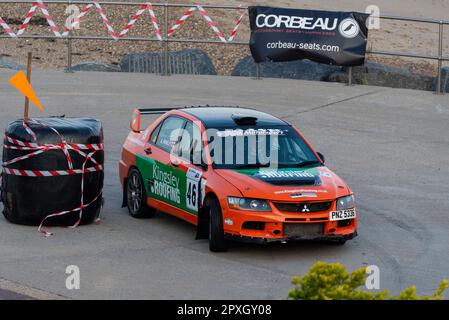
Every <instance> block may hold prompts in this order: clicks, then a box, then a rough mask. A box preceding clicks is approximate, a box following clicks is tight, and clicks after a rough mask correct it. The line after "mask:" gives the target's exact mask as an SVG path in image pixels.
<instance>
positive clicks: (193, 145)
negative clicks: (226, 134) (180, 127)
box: [177, 121, 204, 166]
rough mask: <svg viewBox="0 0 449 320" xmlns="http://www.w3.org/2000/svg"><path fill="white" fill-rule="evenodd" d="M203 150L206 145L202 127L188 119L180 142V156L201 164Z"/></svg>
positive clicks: (190, 161) (195, 163) (192, 162)
mask: <svg viewBox="0 0 449 320" xmlns="http://www.w3.org/2000/svg"><path fill="white" fill-rule="evenodd" d="M203 150H204V145H203V143H202V139H201V131H200V129H199V128H198V127H197V126H194V125H193V123H192V121H187V122H186V125H185V127H184V131H183V134H182V138H181V142H180V144H179V150H178V153H177V154H178V156H179V157H181V158H182V159H184V160H185V161H187V162H189V163H191V164H194V165H198V166H199V165H201V164H203V161H202V151H203Z"/></svg>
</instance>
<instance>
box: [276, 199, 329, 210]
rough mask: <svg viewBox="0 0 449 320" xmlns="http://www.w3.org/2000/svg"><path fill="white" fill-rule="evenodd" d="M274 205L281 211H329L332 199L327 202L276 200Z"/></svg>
mask: <svg viewBox="0 0 449 320" xmlns="http://www.w3.org/2000/svg"><path fill="white" fill-rule="evenodd" d="M273 204H274V206H275V207H276V208H277V209H278V210H279V211H281V212H294V213H313V212H322V211H328V210H329V209H330V207H331V206H332V201H326V202H310V203H307V202H274V203H273Z"/></svg>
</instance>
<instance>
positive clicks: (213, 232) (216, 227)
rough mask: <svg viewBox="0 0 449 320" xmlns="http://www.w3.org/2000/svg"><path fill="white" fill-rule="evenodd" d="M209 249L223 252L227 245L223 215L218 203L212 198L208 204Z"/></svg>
mask: <svg viewBox="0 0 449 320" xmlns="http://www.w3.org/2000/svg"><path fill="white" fill-rule="evenodd" d="M209 250H210V251H212V252H224V251H227V250H228V246H227V243H226V240H225V237H224V229H223V216H222V214H221V207H220V203H219V202H218V200H217V199H214V198H212V199H211V200H210V204H209Z"/></svg>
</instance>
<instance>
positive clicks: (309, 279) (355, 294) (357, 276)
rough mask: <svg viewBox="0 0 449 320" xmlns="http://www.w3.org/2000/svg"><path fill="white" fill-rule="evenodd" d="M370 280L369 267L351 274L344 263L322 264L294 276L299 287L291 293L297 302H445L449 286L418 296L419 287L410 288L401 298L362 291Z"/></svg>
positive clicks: (294, 281) (386, 291)
mask: <svg viewBox="0 0 449 320" xmlns="http://www.w3.org/2000/svg"><path fill="white" fill-rule="evenodd" d="M366 277H367V273H366V268H360V269H358V270H355V271H353V272H352V273H351V274H349V273H348V272H346V267H345V266H344V265H342V264H340V263H325V262H318V263H316V264H315V265H313V266H312V267H311V268H310V271H309V273H308V274H306V275H305V276H303V277H301V278H300V277H294V278H293V285H294V286H295V288H294V289H293V290H291V291H290V292H289V294H288V297H289V299H293V300H386V299H391V300H444V296H443V294H444V291H445V290H446V289H447V288H448V286H449V281H448V280H443V281H442V282H441V284H440V286H439V288H438V289H437V290H436V291H435V293H434V294H433V296H422V297H420V296H418V295H417V294H416V287H415V286H413V287H410V288H407V289H405V290H404V291H402V292H401V294H400V295H398V296H390V294H389V291H388V290H385V291H381V292H370V291H361V290H360V287H361V286H363V285H364V284H365V280H366Z"/></svg>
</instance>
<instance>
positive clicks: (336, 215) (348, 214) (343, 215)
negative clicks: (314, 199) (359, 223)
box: [329, 208, 357, 221]
mask: <svg viewBox="0 0 449 320" xmlns="http://www.w3.org/2000/svg"><path fill="white" fill-rule="evenodd" d="M356 217H357V213H356V211H355V208H353V209H347V210H338V211H332V212H329V220H330V221H340V220H348V219H355V218H356Z"/></svg>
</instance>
